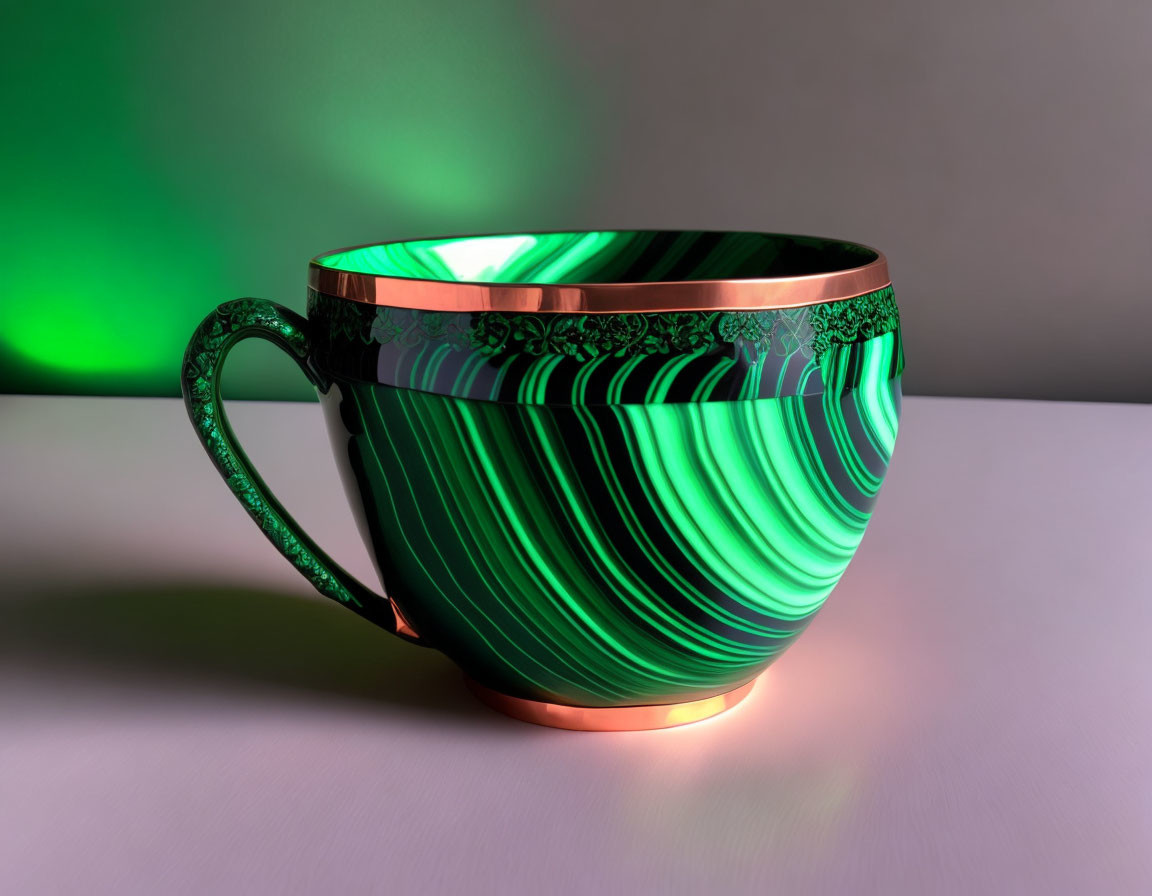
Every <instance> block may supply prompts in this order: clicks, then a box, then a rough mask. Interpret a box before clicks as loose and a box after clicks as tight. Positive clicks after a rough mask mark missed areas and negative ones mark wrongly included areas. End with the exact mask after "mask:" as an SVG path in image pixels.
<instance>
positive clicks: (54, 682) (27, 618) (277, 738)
mask: <svg viewBox="0 0 1152 896" xmlns="http://www.w3.org/2000/svg"><path fill="white" fill-rule="evenodd" d="M230 407H231V417H232V420H233V422H234V425H235V427H236V429H237V432H238V433H239V435H240V437H241V439H242V441H244V443H245V445H246V447H247V448H248V451H249V454H250V455H251V456H252V458H253V460H254V461H255V462H256V463H257V466H258V467H260V469H261V470H262V472H264V473H265V478H266V479H267V481H268V482H269V484H270V485H271V486H272V488H273V489H274V490H275V491H276V492H277V493H278V494H279V495H280V496H281V498H282V500H283V501H284V503H285V504H286V505H287V506H288V507H289V508H290V509H292V511H293V513H294V514H295V515H296V516H297V518H298V519H299V520H300V522H301V523H302V524H303V525H304V526H305V527H306V528H307V529H308V530H309V531H310V532H311V533H312V534H314V535H315V537H316V538H317V540H318V541H319V542H320V543H321V544H323V545H325V546H326V547H328V548H329V550H330V552H331V553H332V554H333V555H334V556H335V557H336V559H337V560H339V561H342V562H343V563H344V564H345V565H346V566H347V567H348V568H350V569H351V570H352V571H353V572H356V573H358V574H359V575H361V576H362V577H371V581H373V582H374V581H375V578H374V575H373V573H372V572H371V566H370V563H369V561H368V559H367V555H366V553H365V551H364V548H363V545H362V544H361V542H360V539H359V536H358V534H357V531H356V528H355V524H354V522H353V520H352V517H351V514H350V513H349V511H348V509H347V505H346V504H345V502H344V498H343V495H342V491H341V487H340V484H339V478H338V475H337V473H336V469H335V465H334V463H333V461H332V458H331V455H330V451H329V447H328V443H327V437H326V435H325V432H324V429H323V425H322V420H321V414H320V411H319V410H318V408H317V407H315V406H313V405H308V404H278V403H249V402H236V403H233V404H232V405H231V406H230ZM1150 446H1152V408H1149V407H1144V406H1122V405H1102V404H1101V405H1093V404H1072V403H1032V402H1020V401H985V400H968V399H930V398H910V399H907V401H906V404H905V413H904V418H903V422H902V427H901V433H900V439H899V443H898V445H897V448H896V456H895V458H894V461H893V464H892V468H891V471H890V474H889V477H888V481H887V482H886V483H885V486H884V490H883V493H882V495H881V498H880V502H879V505H878V507H877V510H876V513H875V516H874V518H873V522H872V524H871V527H870V528H869V531H868V534H867V536H866V537H865V539H864V543H863V545H862V546H861V549H860V551H859V553H858V555H857V557H856V559H855V560H854V561H853V563H852V565H851V567H850V568H849V570H848V572H847V574H846V575H845V576H844V579H843V580H842V582H841V584H840V585H839V587H838V588H837V590H836V591H835V593H834V594H833V595H832V597H831V598H830V600H829V601H828V604H827V605H826V607H825V609H824V610H823V611H822V612H821V614H820V616H819V617H818V619H817V620H816V622H815V623H813V625H812V626H811V627H810V628H809V630H808V631H807V633H806V634H805V635H804V636H803V637H802V638H800V640H799V641H798V642H797V643H796V645H795V646H794V647H793V648H792V649H791V650H790V651H789V652H788V653H787V654H786V655H785V656H784V657H783V658H782V659H781V660H780V661H779V662H777V663H776V664H775V665H774V666H773V667H772V668H771V669H770V670H769V671H768V673H767V674H766V675H765V676H764V677H763V678H762V679H761V681H760V684H759V685H758V686H757V688H756V689H755V690H754V691H753V693H752V695H751V696H750V697H749V698H748V700H746V701H745V703H744V704H742V705H741V706H740V707H738V708H737V709H735V710H733V711H732V712H731V713H729V714H727V715H725V716H720V717H718V718H717V719H714V720H710V721H707V722H703V723H700V724H697V725H690V726H687V727H684V728H679V729H672V730H667V731H653V732H634V733H619V734H590V733H577V732H565V731H557V730H552V729H546V728H539V727H536V726H533V725H528V724H525V723H522V722H516V721H513V720H511V719H508V718H505V717H503V716H500V715H497V714H495V713H493V712H491V711H490V710H488V709H486V708H485V707H483V706H481V705H479V704H478V703H477V702H476V701H475V700H474V699H473V698H472V697H471V696H470V695H469V694H468V692H467V691H465V689H464V687H463V685H462V682H461V679H460V676H459V673H458V672H457V671H456V670H455V668H454V667H453V666H452V665H451V664H450V663H449V662H448V661H447V660H446V659H444V658H443V657H442V656H441V655H439V654H437V653H435V652H433V651H431V650H427V649H424V648H420V647H416V646H413V645H410V644H406V643H403V642H401V641H399V640H398V639H394V638H390V637H389V636H387V635H385V634H384V633H382V632H380V631H378V630H377V629H375V628H373V627H372V626H371V625H369V624H368V623H366V622H363V621H362V620H360V619H358V618H357V617H355V616H354V615H353V614H351V613H349V612H347V611H346V610H343V609H341V608H340V607H338V606H337V605H335V604H333V603H330V602H328V601H325V600H324V599H322V598H320V597H318V596H315V595H314V594H312V593H311V592H310V589H309V586H308V585H307V584H306V583H305V581H304V580H303V579H302V578H300V577H299V576H298V575H297V574H296V573H295V572H294V571H293V570H292V569H291V567H290V566H289V565H288V564H287V563H286V562H285V561H284V560H283V559H282V558H281V557H280V556H279V555H278V554H277V553H276V552H275V550H274V549H273V548H272V547H271V545H269V544H268V543H267V542H266V541H265V540H264V538H263V536H262V535H261V534H260V532H259V531H258V530H257V528H256V527H255V526H254V525H253V524H252V523H251V522H250V521H249V519H248V518H247V516H246V515H245V514H244V511H243V510H242V509H241V507H240V505H239V504H238V503H237V502H236V501H235V500H234V499H233V498H232V497H231V495H230V494H229V492H228V490H227V489H226V487H225V486H224V484H223V483H222V482H221V481H220V480H219V479H218V477H217V475H216V473H215V471H214V470H213V468H212V467H211V465H210V464H209V462H208V460H207V458H206V456H205V455H204V454H203V453H202V451H201V449H200V446H199V444H198V443H197V442H196V439H195V437H194V436H193V433H192V430H191V428H190V427H189V425H188V423H187V421H186V419H185V417H184V411H183V408H182V406H181V405H180V404H179V403H178V402H177V401H175V400H167V399H111V398H65V397H55V398H43V397H26V396H5V397H0V471H2V474H0V508H2V513H0V545H2V547H0V582H2V584H0V892H5V893H20V894H29V893H68V892H83V893H85V894H102V893H116V894H121V896H122V894H127V893H137V892H139V893H148V894H155V893H164V894H176V893H206V892H244V893H248V894H251V893H258V892H269V893H278V894H285V893H319V892H323V893H330V892H352V893H359V892H365V891H373V892H375V891H381V892H401V893H403V892H422V893H428V892H468V893H509V892H549V893H554V892H591V893H605V892H628V893H638V892H686V893H693V892H709V893H711V892H724V893H745V892H747V893H766V892H769V890H770V889H771V890H772V891H774V892H781V893H789V894H797V893H799V894H804V893H835V894H844V893H852V894H869V893H885V894H892V893H916V894H924V893H932V894H946V893H1025V892H1028V893H1032V892H1037V893H1038V892H1047V893H1086V892H1092V893H1109V894H1113V893H1115V894H1120V893H1125V894H1127V893H1148V892H1152V665H1150V655H1152V639H1150V635H1152V601H1150V600H1149V598H1150V596H1152V586H1150V584H1149V583H1150V579H1149V575H1148V573H1147V571H1146V569H1147V564H1146V557H1147V555H1148V553H1149V551H1152V513H1150V509H1152V470H1150V469H1149V465H1148V460H1149V457H1150V453H1149V449H1150ZM721 888H723V889H721Z"/></svg>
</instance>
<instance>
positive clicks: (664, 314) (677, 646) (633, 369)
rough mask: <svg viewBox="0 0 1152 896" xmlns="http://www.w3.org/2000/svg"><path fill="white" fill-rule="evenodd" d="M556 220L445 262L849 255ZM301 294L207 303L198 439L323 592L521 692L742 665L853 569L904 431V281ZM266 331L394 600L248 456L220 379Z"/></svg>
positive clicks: (751, 666)
mask: <svg viewBox="0 0 1152 896" xmlns="http://www.w3.org/2000/svg"><path fill="white" fill-rule="evenodd" d="M553 237H554V239H553V240H552V241H551V242H549V241H545V242H544V244H542V246H543V247H542V248H541V250H540V254H539V257H537V256H533V255H532V252H533V246H534V245H535V244H528V243H515V244H513V245H510V244H508V242H507V240H506V239H505V241H504V242H503V243H501V242H499V240H496V241H495V245H496V246H497V247H498V248H499V247H502V248H500V251H499V252H496V253H495V254H493V251H494V250H492V244H493V238H488V239H480V240H475V241H464V243H463V244H462V245H465V246H467V245H469V244H470V243H474V244H483V245H484V246H486V247H487V248H486V249H485V252H484V253H480V254H479V255H478V256H477V257H473V258H471V259H469V258H465V257H463V256H461V255H459V254H457V255H452V254H451V253H452V252H457V253H459V252H461V251H463V250H462V249H461V247H460V246H459V245H457V246H455V247H454V248H452V249H451V250H449V251H448V255H447V256H445V255H444V253H445V251H446V248H445V246H439V247H432V248H431V249H430V251H432V253H433V254H434V255H435V257H437V258H440V259H441V260H442V261H443V259H444V258H445V257H447V258H448V259H449V261H452V263H453V264H454V265H455V267H452V266H447V267H444V268H443V269H434V268H432V267H429V268H428V273H429V274H431V275H436V276H442V277H444V278H450V277H453V276H457V275H460V274H462V273H470V274H471V275H473V276H477V275H479V274H480V273H483V271H484V270H487V271H488V272H489V273H490V274H491V275H492V276H496V275H497V274H501V272H503V274H501V275H507V276H511V275H512V273H516V272H517V271H518V276H522V277H527V276H537V277H545V276H546V275H547V272H546V270H545V273H541V270H542V267H541V266H545V268H546V266H547V265H549V264H551V265H554V266H559V267H556V268H555V277H557V278H559V277H562V276H566V275H567V274H571V273H581V274H583V275H588V276H590V275H591V274H592V273H593V269H592V268H591V267H588V266H589V265H593V264H599V265H600V267H599V268H598V269H596V270H599V271H600V272H602V273H603V272H605V271H609V270H617V272H618V273H619V275H620V276H628V277H642V276H650V277H657V276H662V275H661V274H660V272H661V271H664V272H665V273H667V275H668V276H683V275H687V274H689V273H691V272H693V271H695V272H697V273H700V274H701V275H705V274H707V275H715V276H720V275H722V274H725V273H728V274H734V275H739V274H740V273H742V272H744V270H745V268H743V267H741V264H742V263H746V264H751V265H755V266H757V267H763V266H764V265H768V266H769V268H770V267H771V265H773V264H775V265H777V270H779V271H781V272H783V273H785V274H787V273H789V272H791V273H799V275H800V276H802V277H821V276H823V275H822V274H820V273H819V271H821V270H825V271H827V270H829V269H836V268H837V267H838V265H839V264H840V262H841V261H842V260H843V258H842V256H843V253H844V252H845V251H847V252H849V254H852V253H853V252H856V251H857V250H856V249H854V248H852V247H848V248H847V249H846V248H845V246H846V244H840V243H833V242H830V241H821V240H810V239H808V238H793V237H784V238H778V237H765V236H763V235H749V234H727V235H723V234H698V233H694V234H690V235H689V236H688V237H686V236H685V235H684V234H679V235H677V234H658V235H656V236H653V235H651V234H648V235H644V238H643V239H640V242H639V244H637V245H633V243H632V242H630V241H631V240H633V239H638V237H637V236H636V235H635V234H628V235H620V234H617V235H615V236H614V237H613V239H612V240H608V241H607V242H604V241H603V240H602V237H604V235H603V234H583V235H553ZM624 237H627V238H626V239H624ZM618 238H619V239H618ZM621 239H623V242H621ZM585 243H587V244H588V245H585ZM860 251H864V252H867V251H868V250H860ZM517 252H519V253H520V255H519V256H518V255H517ZM597 252H599V253H600V255H597V254H596V253H597ZM437 253H438V254H437ZM501 253H503V254H501ZM630 253H631V254H630ZM765 253H766V254H765ZM497 256H499V259H498V260H494V259H497ZM404 257H405V258H409V256H404ZM417 257H419V258H423V256H412V258H417ZM517 258H519V259H520V261H521V262H522V263H523V264H524V265H528V264H531V265H532V266H531V267H521V268H515V264H516V263H517V262H516V259H517ZM566 258H567V259H569V261H571V263H572V266H570V267H567V268H565V267H563V266H562V265H561V263H562V262H563V260H564V259H566ZM741 259H743V261H742V260H741ZM409 260H411V259H409ZM424 260H425V261H427V259H426V258H425V259H424ZM386 261H388V259H387V258H385V259H384V260H382V261H380V263H381V264H384V263H385V262H386ZM625 261H627V265H625ZM392 262H395V263H397V264H398V263H399V262H396V260H395V259H392ZM481 262H484V264H486V265H488V267H487V268H480V267H477V266H478V265H480V264H481ZM445 264H447V262H445ZM689 264H691V265H693V267H678V265H681V266H683V265H689ZM468 265H471V267H468ZM581 265H583V266H584V267H581ZM613 265H616V266H617V267H616V268H613ZM645 272H647V273H645ZM805 272H806V273H805ZM385 279H387V278H385ZM398 282H399V281H398ZM407 282H415V281H407ZM424 282H431V281H424ZM735 282H739V281H734V280H733V281H724V282H722V283H717V284H714V285H717V286H727V285H730V284H731V283H735ZM433 285H435V286H444V285H451V283H450V282H448V281H447V279H446V280H445V282H441V283H434V284H433ZM659 285H661V284H659V283H652V284H649V285H648V286H644V285H643V282H642V281H641V282H637V283H636V284H633V286H634V287H635V288H636V289H638V290H644V289H649V288H655V287H656V286H659ZM663 285H668V284H663ZM679 285H680V286H685V287H692V284H691V283H681V284H679ZM692 288H694V287H692ZM309 313H310V318H309V319H308V320H305V319H304V318H301V317H300V316H299V315H296V314H294V313H293V312H291V311H289V310H287V309H285V308H282V307H280V306H277V305H274V304H273V303H270V302H264V301H259V300H240V301H236V302H229V303H226V304H224V305H221V306H220V307H219V308H218V309H217V310H216V311H215V312H213V313H212V314H210V315H209V316H208V317H207V318H206V319H205V320H204V321H203V323H202V324H201V325H200V327H199V328H198V329H197V331H196V333H195V334H194V336H193V338H192V341H191V342H190V344H189V347H188V351H187V353H186V356H185V365H184V371H183V378H182V381H183V388H184V394H185V401H186V404H187V407H188V411H189V415H190V417H191V419H192V422H193V424H194V426H195V428H196V431H197V434H198V435H199V437H200V439H201V441H202V443H203V444H204V447H205V448H206V450H207V451H208V453H209V455H210V456H211V457H212V459H213V462H214V463H215V464H216V466H217V468H218V469H219V471H220V473H221V475H222V476H223V477H224V479H225V480H226V482H227V483H228V486H229V487H230V488H231V489H232V491H233V492H234V494H235V495H236V497H237V498H238V499H239V500H240V502H241V503H242V504H243V505H244V507H245V509H246V510H247V511H248V513H249V515H250V516H252V518H253V519H254V520H255V521H256V522H257V523H258V524H259V525H260V528H261V530H262V531H263V532H264V534H265V535H266V536H267V537H268V538H269V540H270V541H271V542H272V543H273V544H274V545H275V546H276V547H277V549H278V550H279V551H280V552H281V553H282V554H284V556H285V557H287V558H288V560H289V561H290V562H291V563H292V564H293V565H294V566H295V567H296V568H297V569H298V570H299V571H300V572H301V573H303V574H304V575H305V577H306V578H308V580H309V581H310V582H311V583H312V584H313V585H314V586H315V587H316V588H317V590H319V591H320V592H321V593H322V594H324V595H325V596H327V597H330V598H333V599H334V600H337V601H339V602H341V603H343V604H344V605H346V606H348V607H350V608H352V609H353V610H355V611H356V612H357V613H359V614H360V615H362V616H365V617H366V618H368V619H370V620H372V621H373V622H376V623H378V624H379V625H381V626H382V627H384V628H385V629H387V630H388V631H390V632H393V633H396V634H400V635H402V636H404V637H409V638H416V639H418V641H419V642H420V643H422V644H426V645H428V646H433V647H436V648H438V649H440V650H441V651H443V652H444V653H445V654H447V655H448V656H449V657H451V658H452V659H453V660H454V661H455V662H456V663H457V664H459V665H460V667H461V668H462V669H463V670H464V671H465V673H466V674H467V675H468V676H469V678H471V679H473V680H474V681H476V682H477V683H478V684H479V685H480V686H482V687H484V688H488V689H491V690H493V691H496V692H499V693H501V694H503V695H505V696H506V697H509V698H514V699H517V700H521V701H533V702H535V703H538V704H539V703H543V704H564V705H568V706H574V707H583V708H585V709H589V710H593V709H597V708H599V709H607V708H611V707H635V706H648V705H651V704H682V703H685V702H692V701H700V700H705V701H707V700H708V699H709V698H713V697H718V696H719V695H722V694H726V693H729V692H732V691H734V690H738V689H740V688H741V687H743V686H744V685H746V684H748V683H749V682H750V681H752V680H753V679H754V678H755V677H756V676H757V675H758V674H759V673H760V672H761V671H763V669H764V668H765V667H766V666H767V665H768V664H769V663H771V662H772V661H773V660H774V659H775V658H776V657H777V656H778V655H779V654H780V653H781V652H782V651H783V650H784V649H786V648H787V647H788V645H789V644H791V643H792V641H793V640H794V639H795V638H796V637H797V636H798V635H799V633H800V632H802V631H803V630H804V628H805V626H806V625H807V624H808V622H809V621H810V620H811V618H812V616H813V614H814V613H815V612H816V611H817V610H818V609H819V608H820V606H821V605H822V603H823V602H824V600H825V598H826V597H827V596H828V594H829V592H831V590H832V588H833V587H834V586H835V585H836V583H837V582H838V581H839V579H840V576H841V575H842V574H843V572H844V570H845V568H846V567H847V564H848V562H849V561H850V560H851V558H852V556H853V554H854V552H855V550H856V548H857V546H858V545H859V543H860V539H861V538H862V536H863V534H864V530H865V528H866V526H867V524H868V520H869V518H870V516H871V511H872V506H873V504H874V502H875V500H876V496H877V493H878V491H879V489H880V485H881V483H882V482H883V479H884V475H885V472H886V470H887V465H888V461H889V458H890V456H891V452H892V448H893V444H894V442H895V439H896V431H897V425H898V418H899V408H900V374H901V372H902V370H903V364H904V358H903V349H902V345H901V340H900V330H899V314H898V312H897V309H896V305H895V302H894V300H893V296H892V291H891V288H890V287H887V286H885V287H884V288H882V289H879V290H877V291H874V292H870V293H867V294H865V295H859V296H855V297H852V298H848V299H844V300H841V301H837V302H825V303H819V304H815V305H812V306H810V307H802V308H794V309H764V310H760V311H742V310H730V309H710V310H702V311H688V312H683V311H659V312H651V313H637V314H612V315H592V314H546V313H527V312H478V313H463V312H459V313H442V312H437V311H429V310H417V311H413V310H411V309H396V308H373V307H371V306H369V305H365V304H360V303H356V302H352V301H348V300H346V299H342V298H339V297H333V296H329V295H323V294H318V293H316V292H315V291H313V292H312V293H311V295H310V299H309ZM250 336H254V337H259V338H263V339H267V340H269V341H271V342H273V343H274V344H275V345H277V346H279V347H280V348H282V349H284V350H285V351H287V352H288V353H289V354H290V355H291V356H292V357H293V358H294V359H295V360H296V362H297V364H298V365H299V366H300V368H301V370H302V371H303V372H304V374H305V375H306V376H307V377H308V379H309V380H310V381H311V382H312V383H313V384H314V385H315V386H316V387H317V389H318V390H319V392H320V393H321V396H322V402H323V406H324V409H325V413H326V416H327V419H328V425H329V431H330V435H331V438H332V443H333V447H334V449H335V454H336V458H337V461H338V463H339V465H340V467H341V473H342V477H343V480H344V483H345V489H346V492H347V494H348V497H349V499H350V501H351V503H352V505H353V507H354V509H355V511H356V513H357V516H358V519H359V522H360V528H361V532H362V534H363V536H364V538H365V541H366V543H367V544H368V546H369V548H370V550H371V552H372V554H373V557H374V559H375V561H376V565H377V568H378V570H379V572H380V575H381V578H382V581H383V583H384V586H385V589H386V591H387V597H386V598H385V597H381V596H379V595H376V594H373V593H372V592H371V591H370V590H369V589H367V588H365V587H364V586H363V585H362V584H360V583H359V582H358V581H357V580H355V579H354V578H353V577H352V576H350V575H349V574H348V573H347V572H345V571H344V570H343V569H342V568H340V567H339V566H338V565H336V564H335V563H334V562H333V561H332V559H331V558H330V557H329V556H328V555H327V554H325V553H324V552H323V551H322V550H321V549H320V548H319V547H318V546H317V545H316V544H315V542H313V541H312V539H311V538H309V536H308V535H307V534H306V533H304V532H303V531H302V530H301V528H300V527H299V526H298V525H297V524H296V523H295V521H294V520H292V518H291V517H290V516H289V515H288V514H287V513H286V511H285V510H284V508H283V507H282V506H281V505H280V503H279V502H278V501H277V499H276V498H275V497H274V496H273V495H272V494H271V492H270V491H269V490H268V489H267V487H266V486H265V485H264V483H263V481H262V480H261V479H260V477H259V475H258V474H257V473H256V471H255V469H254V468H253V466H252V464H251V463H250V462H249V461H248V459H247V458H246V457H245V455H244V453H243V451H242V450H241V449H240V447H239V445H238V443H237V441H236V439H235V436H234V434H233V433H232V431H231V428H230V426H229V424H228V421H227V417H226V415H225V413H224V410H223V407H222V404H221V400H220V375H221V368H222V365H223V362H224V359H225V358H226V357H227V354H228V352H229V351H230V349H231V347H232V346H233V345H235V344H236V342H238V341H239V340H241V339H244V338H247V337H250ZM722 702H723V701H720V703H722ZM720 703H718V702H715V701H713V702H710V703H706V704H701V705H705V706H708V707H718V709H717V711H719V709H722V708H723V706H721V705H720ZM593 715H595V713H593ZM647 726H648V723H645V727H647Z"/></svg>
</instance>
